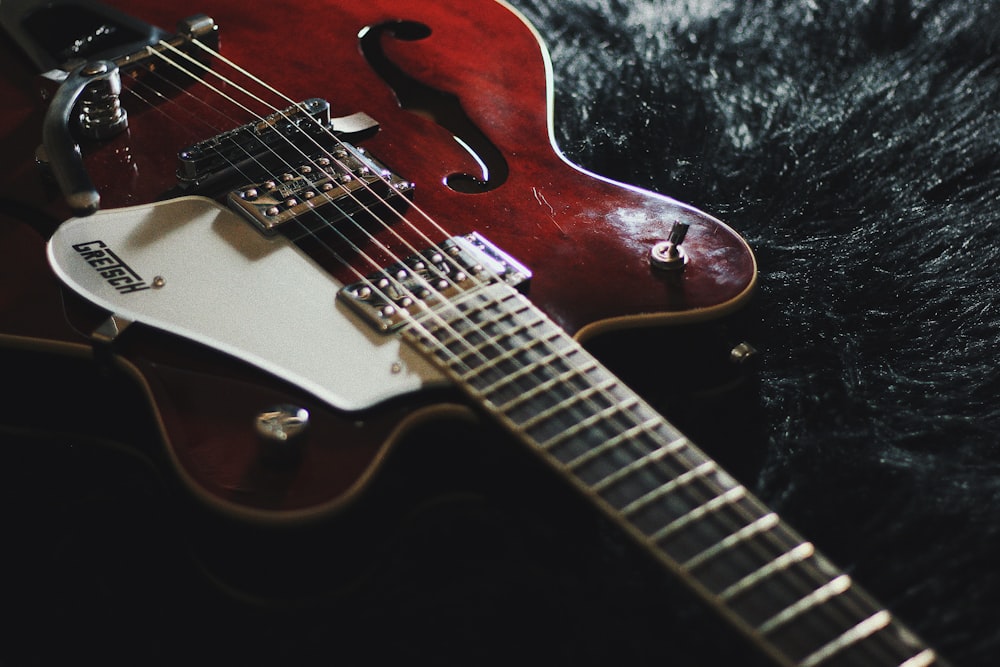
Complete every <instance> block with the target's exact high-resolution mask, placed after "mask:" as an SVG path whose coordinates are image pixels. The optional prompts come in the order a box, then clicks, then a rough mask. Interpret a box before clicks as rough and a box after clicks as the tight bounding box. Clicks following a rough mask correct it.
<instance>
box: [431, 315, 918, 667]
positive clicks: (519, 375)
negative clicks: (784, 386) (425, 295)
mask: <svg viewBox="0 0 1000 667" xmlns="http://www.w3.org/2000/svg"><path fill="white" fill-rule="evenodd" d="M506 300H510V299H509V298H508V299H506ZM501 303H502V302H500V301H497V302H495V303H493V304H486V305H485V306H484V307H483V308H482V309H481V312H484V313H488V312H489V311H490V310H491V309H496V308H499V307H500V305H499V304H501ZM529 309H530V306H529ZM526 310H527V309H526ZM523 312H524V311H521V312H520V313H518V315H521V314H522V313H523ZM448 315H449V316H452V317H457V316H461V313H460V312H459V313H457V314H454V313H449V314H448ZM543 317H544V316H543ZM510 320H511V318H510V317H505V318H502V319H495V320H493V321H492V323H493V324H494V325H495V327H500V328H503V327H506V326H509V324H510ZM546 322H547V320H537V321H532V322H531V323H529V324H525V323H524V322H523V321H522V322H518V323H517V325H518V330H517V331H514V332H505V335H504V336H503V337H502V338H501V337H498V336H494V337H492V338H490V339H486V340H485V341H484V342H483V343H481V345H482V346H483V347H484V348H485V347H488V346H489V345H491V344H492V345H493V346H495V347H499V348H500V349H501V350H502V355H497V356H498V357H502V359H499V360H498V359H497V358H493V359H487V360H484V366H486V367H489V368H493V369H495V368H496V366H498V365H500V364H503V363H505V361H510V362H513V363H512V365H517V362H518V361H519V360H518V358H517V355H518V354H521V353H523V351H524V349H525V348H527V349H529V350H532V351H533V350H536V348H537V346H536V345H534V344H533V343H534V341H526V344H525V345H524V346H519V348H518V349H516V350H503V349H502V348H503V347H504V345H502V344H501V342H500V341H501V340H503V341H504V342H507V343H508V344H509V342H508V341H510V340H511V339H512V338H515V337H516V336H517V335H518V334H520V333H522V332H524V331H528V330H530V329H531V328H532V327H534V326H542V327H544V325H545V324H546ZM477 324H479V323H477V322H472V325H473V326H476V325H477ZM480 333H481V334H482V331H481V332H480ZM561 338H562V336H560V335H559V333H558V332H554V333H553V334H552V335H550V336H549V337H548V338H547V339H546V341H545V342H546V344H547V345H548V344H554V343H557V342H559V341H560V339H561ZM567 342H568V343H569V345H568V346H567V347H568V348H569V349H568V350H557V351H554V352H553V351H548V352H547V353H546V354H544V355H538V356H536V358H535V359H530V358H529V360H528V361H523V362H522V363H525V364H526V365H527V367H526V368H524V369H523V370H522V369H520V368H518V369H516V370H515V371H514V373H515V374H516V375H515V377H514V379H512V380H511V379H507V378H501V379H499V380H492V378H491V376H489V375H488V374H487V369H486V368H483V367H481V368H473V369H468V370H465V371H461V370H459V369H458V368H456V366H458V365H459V364H460V363H461V360H459V361H458V362H456V361H453V360H452V361H450V360H449V358H448V355H449V354H451V353H450V352H449V351H448V350H444V351H443V352H440V351H439V353H438V354H439V358H441V357H443V361H445V362H446V363H448V362H449V361H450V363H448V365H449V366H450V367H451V372H453V373H456V374H457V375H458V376H459V378H461V374H463V373H464V374H465V375H467V376H468V377H475V378H477V379H479V380H480V381H481V382H480V383H481V384H483V383H485V382H486V381H489V380H492V381H491V382H490V383H489V384H487V385H486V386H487V387H489V388H490V389H491V390H495V389H498V388H503V387H505V386H516V383H518V382H521V381H524V380H527V381H528V384H529V385H532V386H534V383H535V382H539V381H541V380H540V378H537V377H532V374H533V373H536V372H537V370H538V368H539V365H540V364H539V360H540V359H559V358H562V359H564V360H569V359H570V358H572V357H573V355H574V354H578V352H577V350H581V349H582V348H579V347H578V346H577V345H576V343H575V341H572V340H571V339H570V340H568V341H567ZM584 359H587V355H585V354H584ZM573 363H575V362H568V364H569V365H572V364H573ZM587 364H588V366H587V368H586V370H579V369H577V370H576V376H577V377H584V376H585V375H587V374H589V373H592V372H593V371H595V370H599V369H600V368H601V366H600V364H597V363H593V362H590V361H589V360H588V361H587ZM591 364H592V365H591ZM569 377H574V373H573V371H563V372H562V373H560V378H562V379H565V378H569ZM546 383H547V385H546V386H553V385H556V384H558V379H556V380H554V381H553V380H551V379H550V380H547V381H546ZM615 386H616V383H613V382H611V383H606V385H605V386H603V387H599V388H596V391H591V392H590V393H589V394H588V395H587V396H584V397H582V398H580V397H576V400H574V401H573V402H572V403H568V404H562V405H559V406H556V407H555V408H552V409H548V410H545V411H543V412H542V413H540V414H538V415H535V416H533V417H532V418H531V419H530V420H527V421H525V422H524V423H522V424H520V425H519V424H517V423H515V422H514V421H513V420H512V419H510V416H509V415H505V414H501V415H499V416H500V417H502V418H503V419H504V421H507V422H508V424H510V425H511V426H512V427H514V428H515V429H516V430H519V431H522V435H523V436H524V437H526V438H527V439H528V440H529V442H533V444H535V445H536V446H540V447H542V448H544V449H546V450H552V449H553V448H554V447H555V446H556V445H557V444H558V443H562V442H565V441H566V440H567V439H570V438H574V437H579V434H580V433H581V432H582V431H583V430H584V429H586V428H590V427H591V426H593V425H594V424H595V423H597V422H598V421H600V420H602V419H606V418H607V417H610V416H615V415H620V416H621V417H622V418H625V417H628V418H629V420H630V421H632V422H633V425H632V426H631V427H630V428H628V429H626V430H627V431H628V435H627V436H626V435H625V434H624V433H621V432H620V433H619V434H617V435H615V436H614V437H611V438H608V440H613V441H615V442H614V443H613V444H610V445H608V446H607V448H605V443H602V444H601V445H600V446H599V447H594V448H593V449H594V450H598V449H599V450H601V451H603V452H607V451H611V450H612V449H613V447H614V445H617V444H620V443H621V442H624V441H626V440H627V439H628V438H631V437H635V436H638V435H640V434H642V433H644V432H648V433H649V435H651V436H653V435H657V431H656V429H655V428H653V427H651V426H650V423H652V425H653V426H654V427H655V424H656V421H657V420H655V419H652V420H651V419H650V418H649V417H648V415H646V414H643V413H642V412H641V411H640V413H639V414H634V413H631V411H632V410H634V409H635V408H636V407H640V408H641V407H642V406H643V405H644V404H643V402H642V401H641V399H638V398H637V397H634V396H632V395H630V394H629V393H628V392H627V389H626V390H625V391H623V392H618V391H614V392H611V393H609V394H608V396H607V399H606V400H609V401H613V404H612V405H609V406H607V407H604V408H603V409H600V410H598V411H597V412H596V413H591V414H588V415H587V416H585V417H584V419H583V420H581V421H580V422H578V423H577V424H576V425H574V426H573V427H571V428H570V429H566V431H568V432H564V433H562V434H560V435H558V436H556V437H550V438H548V440H546V441H544V442H543V441H541V440H540V438H538V437H534V436H533V434H531V433H529V432H528V429H529V428H532V429H534V428H536V427H537V426H538V425H540V424H541V423H542V422H543V421H544V420H545V419H548V418H551V417H552V416H553V415H554V414H558V412H559V411H561V410H567V411H570V412H572V411H574V409H575V408H577V406H580V405H581V404H583V403H584V402H585V401H589V398H588V397H589V396H593V395H595V394H596V393H597V392H604V391H606V390H607V389H613V388H614V387H615ZM470 389H471V387H470ZM538 391H541V390H538V389H535V392H536V393H535V394H533V395H537V392H538ZM517 404H520V402H513V403H512V404H511V405H517ZM508 407H509V406H508ZM596 407H597V406H594V405H593V404H592V403H591V410H592V409H596ZM584 412H585V413H586V412H589V411H588V410H584ZM640 415H641V416H646V417H647V419H646V420H645V421H644V422H643V423H642V424H634V420H635V419H638V418H639V417H640ZM664 424H665V425H666V426H668V427H669V424H666V422H664ZM554 425H557V424H554ZM609 427H610V424H609ZM536 430H537V429H536ZM544 430H545V429H543V430H542V431H543V432H544ZM546 435H547V434H546ZM646 446H652V443H649V444H647V445H646ZM678 449H679V447H678ZM591 451H593V450H591ZM694 451H695V452H697V451H698V450H697V448H694ZM599 455H600V454H596V453H595V454H591V453H590V452H588V453H587V454H585V455H582V456H578V457H577V460H576V462H575V463H576V465H582V464H583V463H584V462H585V461H587V460H593V458H594V457H597V456H599ZM643 456H644V457H645V456H646V454H643ZM585 457H587V458H585ZM662 459H663V457H661V456H659V455H657V456H654V457H653V458H652V459H650V460H648V463H650V464H652V465H657V466H660V465H663V464H664V463H665V462H664V461H663V460H662ZM682 463H683V462H682ZM632 465H633V464H631V463H630V464H629V466H632ZM709 467H714V468H715V469H717V466H713V465H712V462H711V461H710V460H707V461H706V462H704V463H701V464H700V465H699V466H698V467H697V468H695V469H693V470H689V471H687V472H685V473H683V474H682V475H680V476H679V477H675V478H673V479H671V480H670V481H668V482H667V483H666V484H664V485H662V486H661V487H660V488H661V489H662V488H663V487H666V488H667V489H668V490H667V491H666V492H663V491H660V492H656V491H654V492H650V493H647V494H646V495H645V496H642V497H641V498H639V499H638V500H637V501H633V502H631V503H629V504H628V505H627V506H626V510H625V512H635V511H636V510H637V509H641V508H642V507H643V506H644V505H646V504H648V503H650V502H653V500H655V499H656V498H657V497H663V496H664V495H666V493H669V492H671V491H672V490H681V491H682V492H684V493H686V494H690V493H694V490H693V488H692V487H690V486H689V485H690V482H691V481H692V480H693V479H694V478H695V477H696V475H692V474H691V473H692V472H694V471H700V472H703V471H704V470H705V469H706V468H709ZM639 468H641V466H639ZM639 468H632V469H633V470H637V469H639ZM623 478H624V476H623ZM679 482H680V483H679ZM716 483H718V482H716ZM607 486H610V484H608V485H607ZM607 486H605V487H602V488H607ZM699 488H700V487H699ZM709 488H710V487H709ZM688 489H691V491H688ZM705 493H709V491H707V489H706V490H705V491H704V492H701V491H699V492H698V493H696V494H695V495H698V494H701V495H704V494H705ZM737 494H738V495H739V497H741V498H742V497H745V496H746V495H747V492H746V489H745V488H744V487H734V488H732V489H729V491H727V492H726V493H725V494H723V495H722V496H719V497H716V498H713V499H712V500H710V501H709V502H708V503H703V504H702V505H701V506H699V507H696V508H695V509H694V510H693V511H692V512H689V513H688V514H687V515H684V516H683V517H681V518H680V519H678V520H675V521H674V522H673V523H672V524H670V526H673V527H674V528H673V529H674V530H678V529H679V528H680V527H682V526H683V525H690V524H692V523H693V522H694V521H696V520H701V519H703V518H707V517H717V518H713V519H711V520H712V521H713V522H718V521H720V520H722V519H721V517H719V515H718V513H717V512H716V511H715V509H716V508H722V507H725V506H727V504H726V503H727V500H728V501H729V502H732V501H733V499H734V496H736V495H737ZM695 502H703V501H697V500H695ZM733 507H734V509H735V510H738V513H739V514H742V515H744V516H747V517H748V520H750V519H753V520H754V521H760V520H761V519H762V517H760V516H758V515H756V513H754V512H751V511H750V508H748V507H744V506H742V505H733ZM765 516H766V515H765ZM726 520H727V521H729V522H733V521H735V520H736V519H735V518H729V519H726ZM767 521H768V520H767V519H764V520H763V523H767ZM678 522H680V523H678ZM760 525H762V524H758V526H760ZM668 527H669V526H668ZM720 528H722V526H720ZM662 531H663V529H661V530H660V531H658V532H662ZM753 531H754V528H752V527H748V526H743V527H742V528H740V530H739V531H737V533H736V535H735V536H729V537H725V538H723V539H722V542H724V543H725V544H726V545H730V544H736V543H738V542H740V541H741V540H742V539H746V535H747V534H749V533H750V532H753ZM760 532H763V531H760ZM775 540H776V541H775ZM772 541H774V542H773V543H774V544H775V545H776V546H779V545H780V544H781V540H777V538H776V537H775V538H772ZM755 545H756V546H755V548H758V549H763V546H764V545H763V544H757V543H755ZM724 548H725V547H724V546H723V545H716V546H715V547H709V549H707V550H706V552H705V553H702V554H699V555H696V556H694V557H693V558H692V559H689V561H688V563H687V564H686V565H685V566H682V567H686V566H692V565H697V564H700V563H704V562H705V561H707V559H708V551H709V550H712V551H714V552H715V553H716V554H717V553H718V552H720V551H723V550H724ZM814 554H815V550H814V548H813V546H812V545H811V544H810V543H808V542H803V543H801V544H799V545H798V546H797V547H795V548H794V549H791V550H790V551H786V552H785V553H783V554H782V555H781V556H778V557H777V558H774V559H772V560H771V561H770V562H768V563H767V564H766V565H764V566H762V567H760V568H758V569H757V570H755V571H754V572H751V573H750V574H748V575H746V576H744V577H743V578H741V579H740V580H738V581H737V582H736V583H734V584H732V585H730V586H728V587H727V588H726V589H725V590H723V591H722V592H721V593H719V594H716V595H714V596H713V597H714V598H715V599H716V600H717V601H718V602H717V603H718V604H723V605H725V604H727V602H728V600H730V599H732V598H734V597H736V596H737V595H740V594H742V593H744V592H745V591H747V590H749V589H750V588H752V587H754V586H756V585H757V584H758V583H760V582H761V581H762V580H764V579H765V578H768V577H770V576H773V575H775V574H777V573H778V572H781V571H783V570H786V569H788V568H789V567H791V566H792V565H793V564H795V563H799V562H802V561H806V560H808V559H809V558H811V557H812V556H813V555H814ZM664 555H667V554H664ZM668 557H669V556H668ZM814 570H815V571H814ZM819 572H820V570H818V569H816V568H807V569H806V570H804V571H803V573H802V574H803V577H804V578H805V579H811V578H816V577H818V575H819ZM797 581H798V583H795V582H793V581H787V582H786V581H780V582H778V584H780V585H783V586H791V590H795V589H797V588H802V587H803V578H798V579H797ZM852 607H853V608H855V609H856V608H857V606H856V605H851V606H850V607H848V608H847V609H850V608H852ZM847 609H845V612H844V613H848V612H847ZM733 611H734V612H735V613H737V614H739V613H740V612H738V611H737V610H736V609H733ZM779 613H780V612H779ZM876 631H877V630H876ZM873 632H875V631H873ZM835 641H836V640H835ZM844 645H845V646H846V645H848V644H846V643H845V644H844ZM828 646H832V643H830V644H828ZM838 646H839V645H838ZM821 650H822V649H821ZM830 650H831V651H832V653H831V655H832V654H833V653H835V652H836V651H837V650H840V649H839V648H837V647H832V648H831V649H830ZM813 655H818V652H817V653H814V654H813ZM921 656H923V654H921ZM921 656H916V657H915V658H913V659H911V660H910V661H908V662H909V663H911V664H907V665H904V666H903V667H926V665H923V664H921V662H919V660H923V657H921ZM823 659H825V657H824V658H823ZM932 661H933V660H932ZM817 664H818V662H817ZM928 664H929V663H928ZM809 667H815V665H810V666H809Z"/></svg>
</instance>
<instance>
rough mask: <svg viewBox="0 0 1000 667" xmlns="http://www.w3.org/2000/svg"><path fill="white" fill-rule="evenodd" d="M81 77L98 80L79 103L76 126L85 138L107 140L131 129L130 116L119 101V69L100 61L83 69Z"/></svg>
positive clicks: (84, 90)
mask: <svg viewBox="0 0 1000 667" xmlns="http://www.w3.org/2000/svg"><path fill="white" fill-rule="evenodd" d="M80 74H82V75H83V76H85V77H95V79H94V82H93V83H91V84H90V85H87V86H86V87H85V88H84V89H83V91H82V92H81V93H80V98H79V100H78V102H77V108H78V109H79V115H78V116H77V122H78V123H79V125H80V131H81V132H82V133H83V136H85V137H87V138H88V139H100V140H104V139H110V138H111V137H113V136H115V135H117V134H119V133H121V132H123V131H124V130H125V128H126V127H128V114H127V113H126V112H125V109H123V108H122V106H121V102H120V100H119V97H120V95H121V92H122V79H121V74H120V73H119V71H118V68H117V67H116V66H115V65H114V64H113V63H110V62H108V61H99V62H96V63H91V64H89V65H84V66H83V69H81V70H80ZM102 75H106V76H102Z"/></svg>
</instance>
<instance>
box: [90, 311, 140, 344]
mask: <svg viewBox="0 0 1000 667" xmlns="http://www.w3.org/2000/svg"><path fill="white" fill-rule="evenodd" d="M131 324H132V320H129V319H126V318H124V317H120V316H118V315H111V316H110V317H108V319H106V320H104V321H103V322H101V324H100V325H99V326H98V327H97V328H96V329H94V331H93V332H91V334H90V338H91V339H92V340H93V341H94V342H96V343H102V344H108V343H113V342H115V340H117V339H118V336H120V335H121V334H122V332H123V331H125V329H127V328H128V327H129V325H131Z"/></svg>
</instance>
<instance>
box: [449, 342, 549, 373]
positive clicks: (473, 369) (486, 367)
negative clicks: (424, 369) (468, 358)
mask: <svg viewBox="0 0 1000 667" xmlns="http://www.w3.org/2000/svg"><path fill="white" fill-rule="evenodd" d="M560 337H561V336H560V334H559V332H554V333H553V334H552V335H549V336H538V337H536V338H534V339H532V340H530V341H528V342H527V343H526V344H525V345H521V346H518V347H514V348H511V349H508V350H503V352H502V353H501V354H499V355H497V356H495V357H490V358H487V359H484V360H483V363H481V364H479V365H477V366H469V365H468V364H465V365H466V367H467V369H468V370H466V371H464V372H463V371H461V370H459V369H457V368H456V364H457V363H460V362H462V358H461V357H455V358H454V359H452V360H448V359H445V360H444V361H445V363H448V364H449V365H451V366H452V368H455V371H456V373H458V374H459V377H461V378H462V379H463V380H465V381H466V382H470V381H471V380H473V379H475V378H476V377H477V376H479V375H481V374H482V373H483V372H486V371H490V370H494V369H495V368H496V367H497V366H499V365H500V364H502V363H503V362H505V361H510V360H512V359H513V358H515V357H516V356H517V355H518V354H520V353H522V352H524V351H526V350H530V349H532V348H534V347H537V346H540V345H544V344H547V343H551V342H552V341H555V340H558V339H559V338H560ZM472 351H473V352H475V353H477V354H481V353H482V351H483V350H482V349H481V348H477V349H475V350H472ZM548 356H551V355H546V357H542V358H543V359H544V358H547V357H548ZM537 367H538V362H537V361H535V362H533V363H530V364H524V366H523V368H524V369H525V371H526V372H525V373H524V374H525V375H527V374H530V373H531V372H532V371H534V370H535V369H536V368H537ZM505 377H506V376H505ZM503 379H504V378H501V379H500V380H498V381H497V382H501V381H503Z"/></svg>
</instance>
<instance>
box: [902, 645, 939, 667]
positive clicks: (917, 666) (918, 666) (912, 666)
mask: <svg viewBox="0 0 1000 667" xmlns="http://www.w3.org/2000/svg"><path fill="white" fill-rule="evenodd" d="M936 660H937V653H935V652H934V651H933V650H932V649H929V648H928V649H924V650H923V651H921V652H920V653H918V654H917V655H915V656H913V657H912V658H910V659H909V660H907V661H906V662H904V663H903V664H901V665H900V666H899V667H930V665H933V664H934V662H935V661H936Z"/></svg>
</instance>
